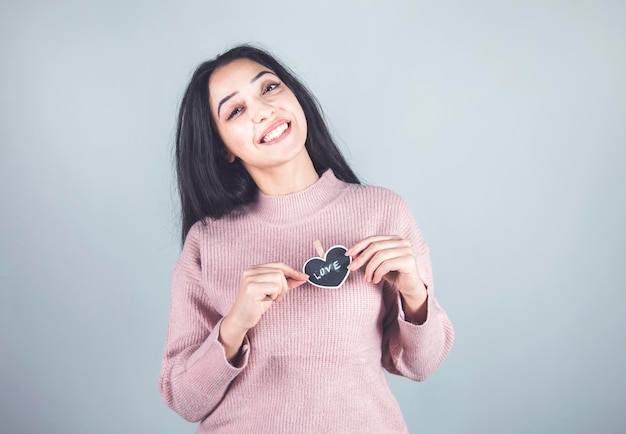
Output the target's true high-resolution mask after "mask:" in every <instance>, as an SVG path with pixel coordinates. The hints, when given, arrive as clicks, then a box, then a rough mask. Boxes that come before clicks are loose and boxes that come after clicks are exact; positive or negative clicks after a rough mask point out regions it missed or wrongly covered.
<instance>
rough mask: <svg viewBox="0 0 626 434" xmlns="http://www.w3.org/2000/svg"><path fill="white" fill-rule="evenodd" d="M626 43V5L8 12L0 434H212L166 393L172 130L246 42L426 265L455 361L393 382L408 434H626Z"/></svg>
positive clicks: (59, 6)
mask: <svg viewBox="0 0 626 434" xmlns="http://www.w3.org/2000/svg"><path fill="white" fill-rule="evenodd" d="M625 22H626V4H625V3H624V2H620V1H613V2H611V1H591V0H590V1H548V0H541V1H539V0H536V1H523V2H522V1H513V2H496V1H492V2H489V1H476V2H463V1H438V2H434V1H433V2H418V1H412V0H405V1H385V2H383V1H361V2H357V1H345V2H341V1H327V0H323V1H316V2H306V3H305V2H296V1H293V0H292V1H277V2H273V3H266V2H261V1H242V2H217V1H195V2H194V1H118V0H115V1H106V2H105V1H92V2H83V1H69V0H68V1H62V2H45V1H40V2H36V1H22V2H9V1H7V0H2V2H1V3H0V68H1V70H0V97H1V106H0V110H1V112H0V146H1V152H0V177H1V184H0V206H1V207H2V210H1V212H0V432H2V433H7V434H16V433H29V434H30V433H46V434H56V433H58V434H68V433H72V434H73V433H77V434H78V433H80V434H82V433H103V434H105V433H106V434H111V433H193V432H194V431H195V425H193V424H189V423H187V422H185V421H184V420H182V419H181V418H180V417H179V416H177V415H176V414H175V413H174V412H172V411H171V410H170V409H168V408H167V407H166V406H165V404H164V403H163V401H162V399H161V397H160V395H159V392H158V387H157V384H158V376H159V371H160V368H161V357H162V353H163V346H164V342H165V334H166V328H167V321H168V310H169V297H170V277H171V271H172V268H173V265H174V262H175V260H176V258H177V257H178V254H179V251H180V245H179V242H178V238H179V232H178V230H179V229H178V214H177V213H178V211H177V207H178V203H177V196H176V190H175V177H174V171H173V163H172V147H173V137H174V130H175V117H176V111H177V107H178V103H179V101H180V98H181V96H182V93H183V90H184V87H185V85H186V83H187V81H188V80H189V78H190V75H191V72H192V71H193V69H194V68H195V67H196V66H197V64H198V63H200V62H201V61H203V60H205V59H208V58H212V57H214V56H215V55H216V54H217V53H219V52H222V51H224V50H225V49H227V48H229V47H231V46H232V45H234V44H237V43H243V42H253V43H257V44H260V45H261V46H263V47H266V48H268V49H270V50H271V51H273V52H274V53H275V54H276V55H278V56H279V57H280V58H281V59H282V60H284V61H285V62H286V63H287V64H288V65H290V66H291V67H292V68H293V69H294V70H295V71H296V73H297V74H298V75H299V76H300V77H302V79H303V80H304V82H305V83H307V85H308V86H309V87H310V88H311V89H312V91H313V93H314V94H315V95H316V96H317V97H318V99H319V100H320V102H321V105H322V107H323V108H324V110H325V112H326V115H327V117H328V119H329V123H330V126H331V128H332V131H333V132H334V134H335V135H336V137H337V139H338V141H339V142H340V144H341V146H342V149H344V150H345V152H346V154H347V156H348V158H349V161H350V163H351V164H352V165H353V167H354V168H355V170H356V172H357V173H358V175H360V176H361V177H362V179H364V180H365V181H366V182H367V183H370V184H375V185H381V186H384V187H388V188H390V189H393V190H395V191H397V192H398V193H400V194H401V195H402V196H403V197H404V198H406V200H407V201H408V202H409V204H410V206H411V208H412V210H413V212H414V214H415V216H416V219H417V220H418V222H419V224H420V226H421V228H422V231H423V233H424V236H425V238H426V240H427V241H428V243H429V244H430V247H431V251H432V259H433V265H434V271H435V287H436V292H437V296H438V299H439V300H440V302H441V304H442V305H443V307H444V308H445V309H446V310H447V312H448V314H449V315H450V318H451V319H452V321H453V323H454V326H455V328H456V334H457V335H456V343H455V346H454V348H453V350H452V352H451V354H450V355H449V357H448V359H447V360H446V361H445V362H444V364H443V365H442V366H441V368H440V369H439V370H438V371H437V372H436V373H435V375H434V376H433V377H431V378H430V379H428V380H427V381H426V382H423V383H415V382H412V381H410V380H407V379H404V378H399V377H393V376H389V381H390V383H391V386H392V388H393V391H394V393H395V395H396V396H397V398H398V400H399V401H400V404H401V406H402V409H403V412H404V415H405V418H406V420H407V423H408V425H409V428H410V431H411V433H446V434H449V433H452V434H455V433H588V432H594V433H596V432H597V433H623V432H626V415H625V413H624V408H623V407H624V402H626V368H625V366H626V354H625V351H624V342H625V340H626V335H625V332H624V328H625V327H624V324H623V318H624V316H623V310H624V306H625V305H626V296H625V293H626V278H625V274H626V267H625V264H626V247H625V246H626V230H625V229H624V226H625V223H626V188H625V187H626V169H625V163H626V158H625V157H626V81H625V77H626V27H625V26H624V23H625ZM376 206H377V204H375V203H373V204H372V207H376ZM286 242H288V240H286ZM346 375H349V373H348V372H347V373H346ZM302 393H303V394H305V393H307V391H306V390H303V391H302ZM329 399H331V397H329ZM354 399H355V400H358V399H359V397H358V396H355V397H354ZM251 423H252V421H251ZM294 432H297V427H294Z"/></svg>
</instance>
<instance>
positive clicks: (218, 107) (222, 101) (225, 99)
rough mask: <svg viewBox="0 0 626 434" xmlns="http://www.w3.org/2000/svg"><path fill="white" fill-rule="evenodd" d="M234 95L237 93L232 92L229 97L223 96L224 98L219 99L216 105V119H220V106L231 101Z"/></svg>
mask: <svg viewBox="0 0 626 434" xmlns="http://www.w3.org/2000/svg"><path fill="white" fill-rule="evenodd" d="M236 94H237V92H233V93H231V94H230V95H227V96H225V97H224V98H222V99H221V101H220V103H219V104H218V105H217V117H218V118H219V117H220V109H221V108H222V104H224V103H225V102H226V101H228V100H229V99H231V98H232V97H233V96H235V95H236Z"/></svg>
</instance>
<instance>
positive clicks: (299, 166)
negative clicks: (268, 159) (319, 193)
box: [248, 153, 319, 196]
mask: <svg viewBox="0 0 626 434" xmlns="http://www.w3.org/2000/svg"><path fill="white" fill-rule="evenodd" d="M290 163H291V164H283V165H280V166H276V167H272V168H266V169H263V170H260V169H256V168H255V169H253V168H248V173H250V176H251V177H252V179H254V182H255V183H256V185H257V187H259V190H261V192H262V193H264V194H266V195H268V196H283V195H286V194H291V193H296V192H298V191H302V190H304V189H306V188H307V187H309V186H311V185H313V184H314V183H315V182H316V181H317V180H318V179H319V175H318V174H317V172H316V171H315V167H314V166H313V162H312V161H311V158H309V156H308V153H307V154H306V158H302V159H301V160H300V161H292V162H290Z"/></svg>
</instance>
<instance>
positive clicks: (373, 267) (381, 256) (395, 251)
mask: <svg viewBox="0 0 626 434" xmlns="http://www.w3.org/2000/svg"><path fill="white" fill-rule="evenodd" d="M405 256H409V257H411V253H410V251H409V252H407V250H405V249H402V248H392V249H386V250H381V251H379V252H376V254H375V255H374V256H372V258H371V259H370V260H369V262H368V263H367V266H366V267H365V280H366V281H367V282H372V281H374V274H375V273H376V271H377V270H378V269H379V268H380V267H381V266H382V265H383V264H385V263H386V262H388V261H393V260H395V259H396V258H401V257H405ZM387 271H392V270H387ZM393 271H397V270H393Z"/></svg>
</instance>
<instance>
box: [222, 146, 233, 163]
mask: <svg viewBox="0 0 626 434" xmlns="http://www.w3.org/2000/svg"><path fill="white" fill-rule="evenodd" d="M222 157H224V159H225V160H226V161H228V162H229V163H234V162H235V154H233V153H232V152H230V151H229V150H228V148H226V147H223V148H222Z"/></svg>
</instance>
